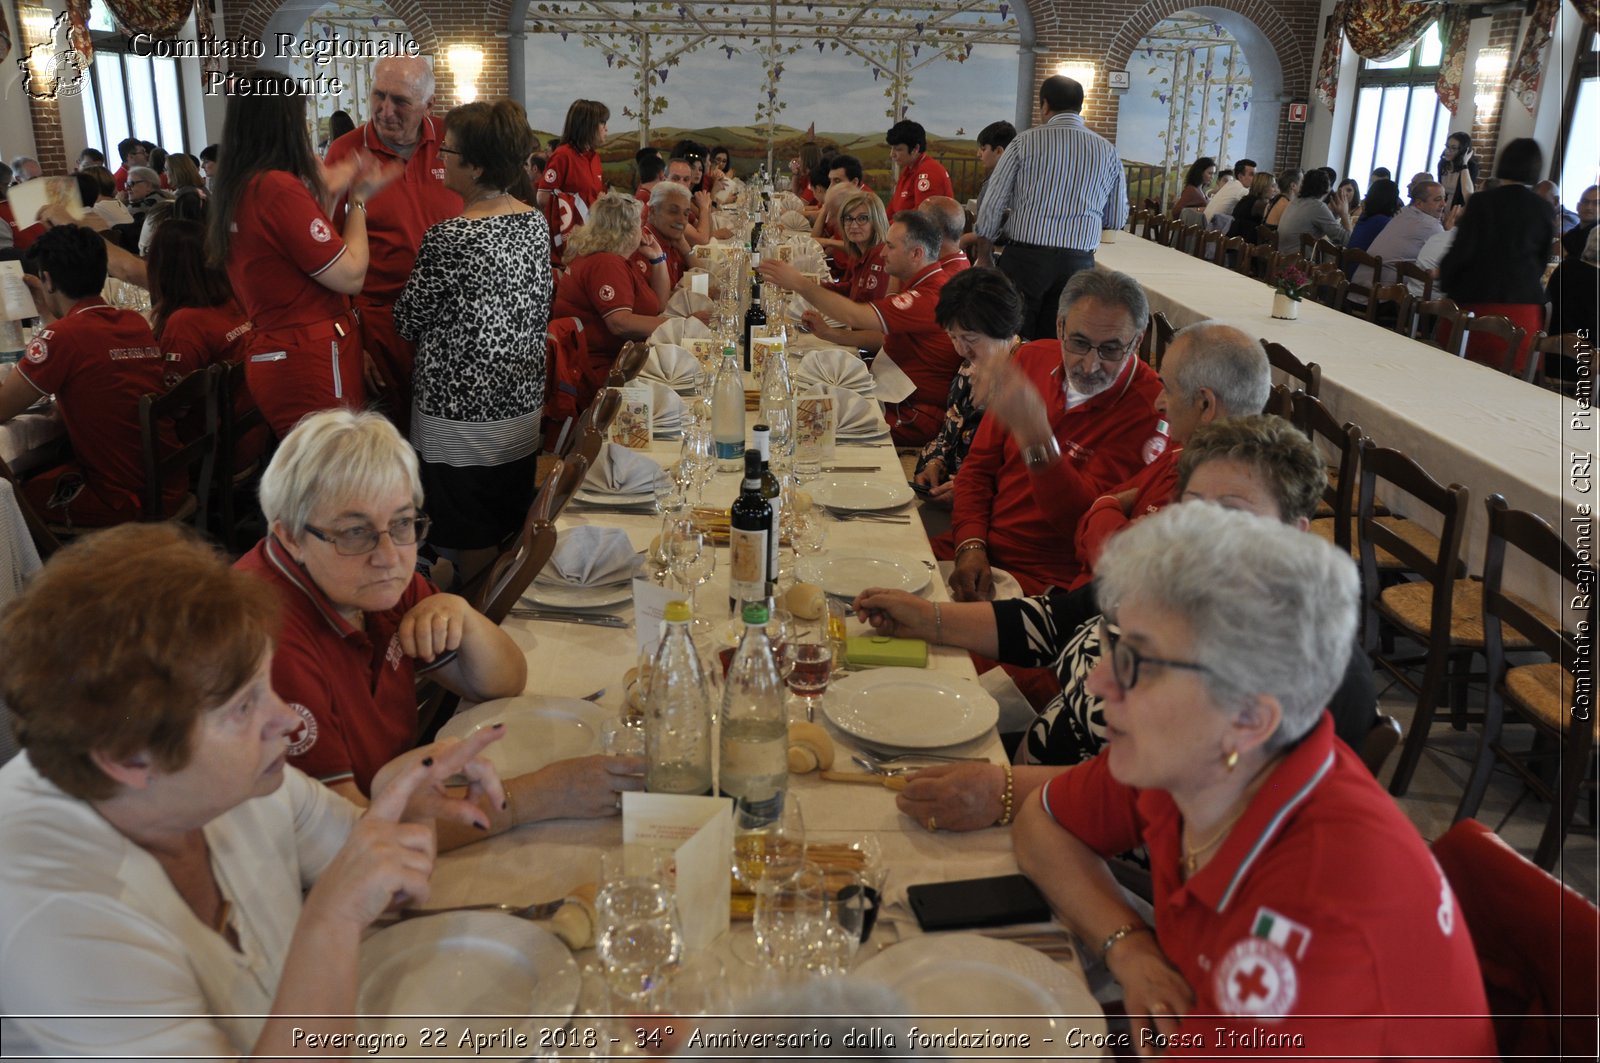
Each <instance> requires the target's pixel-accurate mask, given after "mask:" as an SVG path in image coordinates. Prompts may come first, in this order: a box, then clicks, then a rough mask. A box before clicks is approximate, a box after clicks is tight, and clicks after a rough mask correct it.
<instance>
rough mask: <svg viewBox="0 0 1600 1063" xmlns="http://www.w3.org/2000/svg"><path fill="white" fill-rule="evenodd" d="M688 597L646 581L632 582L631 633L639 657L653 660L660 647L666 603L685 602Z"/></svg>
mask: <svg viewBox="0 0 1600 1063" xmlns="http://www.w3.org/2000/svg"><path fill="white" fill-rule="evenodd" d="M688 597H689V596H688V595H687V594H685V593H684V592H683V591H680V590H677V589H676V588H673V587H657V586H656V585H655V584H654V583H651V582H650V581H649V580H647V579H636V580H634V581H633V632H634V636H635V638H636V640H637V642H638V646H639V656H640V657H643V658H646V659H649V660H654V659H655V655H656V647H658V646H660V645H661V625H662V623H664V622H665V621H666V619H667V603H668V602H681V601H685V600H686V599H687V598H688Z"/></svg>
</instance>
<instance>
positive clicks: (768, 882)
mask: <svg viewBox="0 0 1600 1063" xmlns="http://www.w3.org/2000/svg"><path fill="white" fill-rule="evenodd" d="M777 801H778V805H777V807H776V808H774V807H773V805H772V801H771V800H770V799H769V800H765V801H751V800H749V799H747V798H743V797H740V798H735V799H734V804H733V873H734V876H735V877H736V878H738V880H739V881H740V883H742V884H743V885H744V886H745V888H747V889H749V890H752V891H754V892H756V893H758V894H759V893H761V892H762V891H763V890H767V889H771V888H773V887H775V886H776V885H777V884H778V883H779V882H782V881H783V880H785V879H787V878H789V877H790V876H791V875H793V874H794V873H795V872H796V871H799V870H800V865H801V864H802V863H804V862H805V853H806V824H805V818H804V817H803V816H802V815H801V813H800V799H799V798H798V797H796V796H795V795H794V793H793V792H789V791H785V792H784V793H782V794H779V795H778V798H777Z"/></svg>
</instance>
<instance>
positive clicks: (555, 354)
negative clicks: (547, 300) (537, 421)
mask: <svg viewBox="0 0 1600 1063" xmlns="http://www.w3.org/2000/svg"><path fill="white" fill-rule="evenodd" d="M544 365H545V382H544V449H545V450H548V451H553V450H555V449H556V447H555V444H556V440H557V439H559V438H560V436H561V433H562V431H563V430H564V429H566V427H567V425H568V424H569V423H570V422H572V421H574V420H576V419H577V416H578V415H579V414H580V413H582V412H583V410H584V407H586V406H587V405H588V404H589V399H590V396H589V395H588V394H587V392H588V391H589V388H588V387H587V386H586V385H585V383H584V375H585V373H586V372H587V370H588V367H589V345H588V344H587V343H586V342H585V341H584V338H583V322H582V321H579V320H578V319H577V318H575V317H553V318H551V319H550V326H549V331H548V332H547V333H546V335H545V344H544Z"/></svg>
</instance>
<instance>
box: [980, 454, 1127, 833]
mask: <svg viewBox="0 0 1600 1063" xmlns="http://www.w3.org/2000/svg"><path fill="white" fill-rule="evenodd" d="M962 468H963V469H965V468H966V466H964V465H963V466H962ZM1039 802H1040V803H1041V804H1042V805H1043V806H1044V810H1045V811H1046V812H1047V813H1049V814H1050V818H1051V819H1053V820H1055V821H1056V823H1057V824H1058V825H1059V826H1060V827H1061V828H1062V829H1063V830H1066V831H1069V832H1071V834H1072V836H1073V837H1075V838H1077V839H1078V840H1079V841H1081V842H1083V844H1085V845H1087V846H1088V847H1089V848H1091V849H1093V850H1094V851H1095V852H1097V853H1099V854H1101V855H1102V856H1112V855H1114V854H1116V853H1122V852H1127V851H1128V850H1129V849H1134V848H1137V847H1138V846H1140V845H1142V844H1144V836H1143V821H1142V819H1141V817H1140V816H1139V791H1138V790H1135V789H1134V788H1133V787H1131V786H1124V785H1123V784H1122V783H1119V782H1118V781H1117V780H1116V779H1114V778H1112V776H1111V768H1110V763H1109V761H1108V760H1107V759H1106V754H1105V753H1101V754H1100V755H1099V756H1097V757H1095V758H1094V759H1093V760H1086V761H1084V762H1083V763H1082V764H1075V765H1073V766H1072V767H1071V768H1069V769H1068V770H1066V771H1064V772H1062V773H1061V774H1060V775H1057V776H1056V777H1055V778H1053V779H1051V780H1050V781H1049V782H1048V783H1046V784H1045V785H1043V786H1041V787H1039Z"/></svg>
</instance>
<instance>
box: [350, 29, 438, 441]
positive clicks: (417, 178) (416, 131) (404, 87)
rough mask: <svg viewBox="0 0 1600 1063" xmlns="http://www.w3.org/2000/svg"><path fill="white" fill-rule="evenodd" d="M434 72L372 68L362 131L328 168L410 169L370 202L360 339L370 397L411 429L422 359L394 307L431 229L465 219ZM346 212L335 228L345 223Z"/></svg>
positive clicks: (416, 66) (401, 64)
mask: <svg viewBox="0 0 1600 1063" xmlns="http://www.w3.org/2000/svg"><path fill="white" fill-rule="evenodd" d="M432 110H433V68H432V67H430V66H429V65H428V63H427V61H426V60H424V59H421V58H417V57H411V56H390V57H387V58H384V59H380V60H378V62H377V63H376V64H374V66H373V68H372V95H371V97H370V99H369V107H368V113H369V114H370V115H371V117H370V118H369V119H368V121H367V122H366V123H365V124H364V125H360V126H357V127H356V128H355V129H353V130H351V131H350V132H348V133H346V134H345V135H344V136H342V137H340V138H339V139H338V140H335V141H334V142H333V143H332V144H330V145H328V157H327V160H326V161H327V162H328V164H329V165H332V164H334V163H337V162H340V161H342V160H344V159H346V158H349V157H350V156H351V155H353V154H355V153H356V152H358V151H364V152H367V153H369V154H371V155H375V156H377V157H378V158H379V159H381V160H383V161H385V162H398V163H400V164H401V165H403V166H404V167H405V169H404V171H403V172H402V173H401V175H400V177H398V178H397V179H396V180H395V181H393V182H392V183H391V184H390V185H389V186H388V187H387V188H385V189H384V190H383V191H381V192H379V193H378V194H377V195H375V196H373V197H372V199H371V200H370V201H368V203H367V207H366V210H367V242H368V246H369V247H370V249H371V256H372V257H371V262H370V263H369V265H368V266H367V280H366V284H365V286H364V287H363V288H362V289H361V294H360V295H358V296H356V297H355V298H354V299H353V300H352V301H353V302H354V303H355V305H356V306H357V307H359V308H360V313H361V338H362V342H363V344H364V345H365V347H366V357H367V365H366V377H367V392H368V395H369V396H373V395H376V396H378V397H379V398H380V400H381V404H382V405H383V406H384V407H385V412H386V413H387V414H388V415H389V416H390V418H391V419H393V420H394V421H395V422H396V423H397V424H398V425H399V426H400V430H401V431H402V432H404V431H405V430H406V424H405V422H406V421H408V420H409V419H410V416H411V365H412V361H413V360H414V359H415V357H416V352H415V349H414V348H413V347H412V345H411V343H410V341H408V340H405V339H402V338H401V337H400V334H399V333H398V332H396V331H395V327H394V303H395V300H396V299H398V298H400V292H401V291H402V290H403V289H404V288H405V286H406V280H407V278H409V277H410V276H411V267H412V266H414V265H415V264H416V261H417V249H418V248H420V247H421V246H422V234H423V233H425V232H427V231H428V228H429V226H432V225H434V224H437V223H438V222H441V221H443V220H445V219H446V218H453V217H455V216H456V215H458V214H460V213H461V197H460V196H458V195H456V194H455V193H454V192H452V191H450V190H449V189H448V188H446V187H445V186H444V162H443V161H442V160H441V159H440V158H439V152H440V150H441V146H442V145H443V143H444V126H443V124H442V123H440V122H438V121H435V120H434V118H433V117H432V114H431V112H432ZM343 216H344V211H343V207H342V206H341V208H340V209H339V210H338V211H337V212H336V213H335V216H334V221H335V222H341V221H342V220H343Z"/></svg>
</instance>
